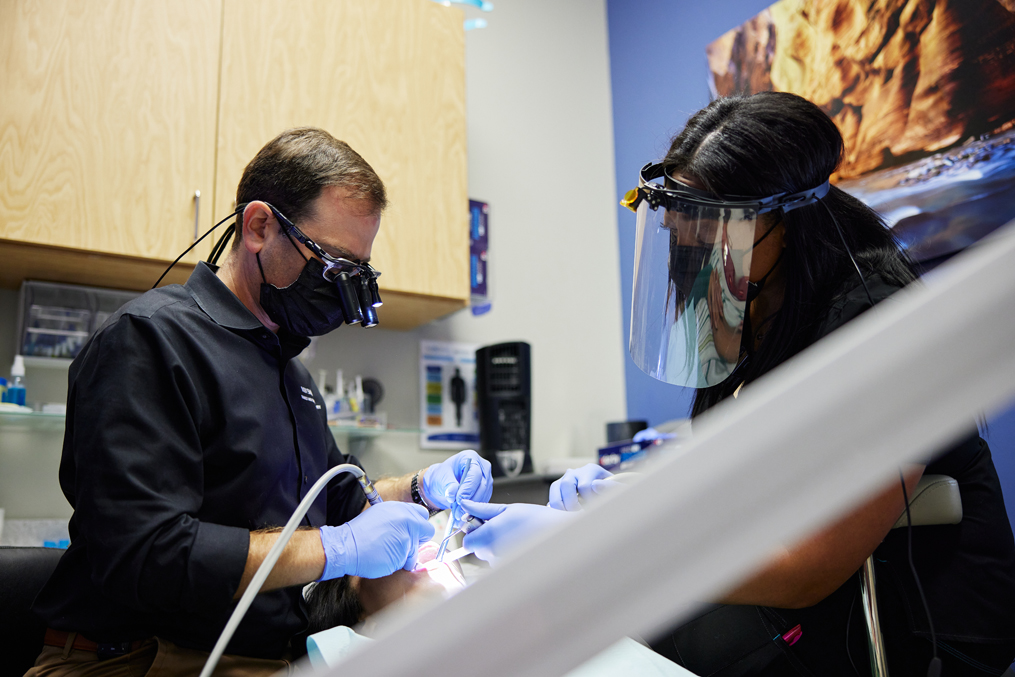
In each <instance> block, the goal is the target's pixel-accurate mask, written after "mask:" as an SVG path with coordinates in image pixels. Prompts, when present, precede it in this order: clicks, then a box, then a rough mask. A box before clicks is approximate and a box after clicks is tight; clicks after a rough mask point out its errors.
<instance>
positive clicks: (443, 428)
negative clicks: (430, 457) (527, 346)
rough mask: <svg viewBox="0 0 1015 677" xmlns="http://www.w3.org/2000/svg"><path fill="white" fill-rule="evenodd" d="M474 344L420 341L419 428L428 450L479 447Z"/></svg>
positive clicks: (421, 442)
mask: <svg viewBox="0 0 1015 677" xmlns="http://www.w3.org/2000/svg"><path fill="white" fill-rule="evenodd" d="M478 347H479V346H478V345H476V344H474V343H455V342H451V341H420V343H419V382H420V414H419V424H420V428H422V430H423V433H422V434H421V435H420V441H419V444H420V446H421V447H422V448H424V449H470V448H478V446H479V416H478V414H477V412H476V349H477V348H478Z"/></svg>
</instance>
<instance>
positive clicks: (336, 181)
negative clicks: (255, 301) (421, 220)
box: [233, 127, 388, 247]
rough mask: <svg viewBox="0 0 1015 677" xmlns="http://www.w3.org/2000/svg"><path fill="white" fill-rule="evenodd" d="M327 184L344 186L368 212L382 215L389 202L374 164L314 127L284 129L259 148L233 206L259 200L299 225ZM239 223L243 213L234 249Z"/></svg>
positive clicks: (237, 221)
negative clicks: (371, 164)
mask: <svg viewBox="0 0 1015 677" xmlns="http://www.w3.org/2000/svg"><path fill="white" fill-rule="evenodd" d="M325 186H339V187H341V188H344V189H346V191H348V196H349V198H350V199H353V200H361V201H363V203H364V206H365V207H366V209H364V211H365V212H367V213H370V212H372V213H380V212H381V211H383V210H384V208H385V207H386V206H387V205H388V198H387V195H386V193H385V190H384V182H383V181H381V177H379V176H377V172H375V171H374V169H373V167H371V166H370V165H369V164H368V163H367V161H366V160H364V159H363V157H362V156H361V155H360V154H359V153H357V152H356V151H354V150H353V149H352V148H351V147H350V146H349V144H347V143H346V142H344V141H339V140H338V139H336V138H335V137H333V136H332V135H331V134H329V133H328V132H326V131H324V130H323V129H318V128H317V127H297V128H295V129H289V130H286V131H284V132H282V133H281V134H279V135H278V136H276V137H275V138H274V139H272V140H271V141H269V142H268V143H267V144H266V145H265V146H264V148H262V149H261V150H259V151H258V152H257V155H255V156H254V159H253V160H251V161H250V163H249V164H248V165H247V167H246V169H244V170H243V177H242V178H241V179H240V183H239V186H237V188H236V204H237V205H242V204H246V203H248V202H253V201H254V200H261V201H264V202H267V203H269V204H271V205H272V206H273V207H275V208H276V209H278V210H279V211H280V212H282V214H284V215H285V216H286V217H287V218H288V219H289V220H290V221H292V222H293V223H297V222H298V221H299V220H300V219H301V218H303V217H305V216H308V215H309V214H310V213H311V211H312V203H313V201H314V200H316V199H317V198H318V196H320V194H321V191H322V190H323V189H324V187H325ZM242 223H243V218H242V215H240V216H237V219H236V226H237V227H236V234H235V235H236V238H235V240H234V242H233V246H234V247H235V246H237V244H238V243H239V241H240V239H241V236H242V231H243V228H242V225H241V224H242Z"/></svg>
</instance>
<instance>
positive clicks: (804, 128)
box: [663, 92, 915, 416]
mask: <svg viewBox="0 0 1015 677" xmlns="http://www.w3.org/2000/svg"><path fill="white" fill-rule="evenodd" d="M842 153H843V143H842V135H841V134H839V130H838V129H837V128H836V127H835V124H834V123H833V122H832V121H831V120H830V119H829V118H828V116H827V115H825V114H824V112H822V110H821V109H820V108H818V107H817V106H815V105H814V104H813V103H811V102H809V101H807V100H806V99H803V98H801V97H799V96H796V95H794V94H787V93H781V92H762V93H759V94H754V95H753V96H734V97H726V98H720V99H716V100H715V101H713V102H712V103H710V104H709V105H708V106H706V107H705V108H703V109H701V110H700V111H698V112H697V113H695V114H694V115H693V116H692V117H691V119H690V120H688V122H687V125H686V127H684V129H683V131H681V132H680V134H678V135H677V136H676V137H675V138H674V139H673V141H672V143H671V144H670V150H669V152H668V153H667V155H666V159H665V160H664V161H663V162H664V165H665V168H666V170H667V173H668V174H669V175H671V176H672V175H673V174H676V173H680V174H684V175H685V176H689V177H693V178H695V179H697V180H698V181H700V182H701V183H702V184H703V186H704V187H705V189H706V190H708V191H709V192H711V193H714V194H716V195H719V196H750V197H767V196H769V195H775V194H777V193H795V192H798V191H802V190H807V189H809V188H814V187H815V186H819V185H821V184H822V183H824V181H825V180H826V179H828V177H829V176H830V175H832V173H833V172H835V170H836V168H837V167H838V165H839V161H840V159H841V158H842ZM822 202H823V203H824V205H822V204H820V203H816V204H812V205H808V206H806V207H800V208H799V209H795V210H793V211H790V212H787V213H776V214H777V216H779V217H780V218H781V219H782V221H783V223H784V224H785V228H786V234H785V242H786V249H785V251H784V253H783V257H782V260H781V262H780V265H781V266H782V267H783V273H784V276H785V280H786V290H785V296H784V298H783V302H782V306H781V308H780V309H779V311H778V312H777V313H776V314H775V316H774V317H773V318H771V320H770V321H769V324H768V329H767V333H766V334H765V337H764V339H763V340H762V342H761V345H760V346H759V347H758V349H757V350H756V351H752V353H751V354H750V357H749V359H748V360H747V361H746V362H745V363H744V364H743V365H741V367H740V368H739V369H738V370H737V371H736V377H735V378H730V379H727V380H726V381H724V382H723V383H720V384H718V385H716V386H712V387H710V388H702V389H699V390H698V392H697V394H696V396H695V400H694V407H693V410H692V414H693V415H694V416H697V415H698V414H700V413H702V412H703V411H705V410H707V409H708V408H710V407H711V406H713V405H714V404H716V403H717V402H719V401H720V400H722V399H724V398H726V397H728V396H729V395H731V394H732V393H733V392H734V391H735V390H736V389H737V387H739V386H740V384H741V383H749V382H751V381H753V380H754V379H756V378H758V377H759V376H761V375H762V374H764V373H765V372H767V371H769V370H770V369H773V368H774V367H776V366H777V365H779V364H780V363H782V362H784V361H785V360H787V359H789V358H790V357H792V356H793V355H795V354H797V353H798V352H800V351H801V350H803V349H804V348H806V347H807V346H809V345H810V344H811V343H813V342H814V341H815V340H817V338H818V337H817V331H818V329H819V327H820V325H821V322H822V320H824V318H825V315H826V314H827V312H828V310H829V309H830V306H831V304H832V302H833V300H834V299H835V297H836V296H837V295H838V294H840V293H844V292H846V291H848V290H849V289H851V288H852V287H854V286H856V285H857V284H858V283H859V280H858V279H857V278H856V271H855V270H854V268H853V264H852V263H851V262H850V259H849V253H848V252H847V251H846V249H845V248H844V247H843V244H842V238H841V237H840V236H839V232H838V231H837V230H836V227H835V222H833V220H832V217H831V216H830V215H829V213H828V212H829V211H831V212H832V214H834V215H835V220H836V221H837V222H838V224H839V226H840V227H841V230H842V235H843V237H844V238H845V240H846V242H847V243H848V245H849V250H850V251H851V252H852V254H853V257H854V258H855V259H856V261H857V264H858V265H859V266H860V268H861V270H863V272H864V275H865V276H866V275H871V274H875V273H876V274H879V275H880V276H881V278H882V279H883V280H884V281H885V282H887V283H889V284H894V285H898V286H902V285H905V284H907V283H909V282H911V281H912V280H913V279H915V275H914V274H913V266H912V264H911V263H910V262H909V260H908V258H907V257H906V255H905V253H904V252H903V251H902V249H901V248H900V246H899V243H898V241H897V240H896V239H895V237H894V236H893V234H892V232H891V231H890V230H889V229H888V228H887V227H886V225H885V223H884V221H883V220H882V219H881V217H880V216H879V215H878V214H877V213H876V212H874V211H873V210H872V209H870V208H869V207H867V206H866V205H865V204H863V203H862V202H861V201H860V200H857V199H856V198H854V197H852V196H850V195H848V194H847V193H845V192H843V191H841V190H839V189H838V188H836V187H834V186H833V187H832V188H831V190H830V191H829V193H828V195H826V196H825V197H824V198H823V200H822ZM826 207H827V210H826ZM744 342H745V344H747V345H750V342H751V338H750V337H747V336H746V335H745V337H744Z"/></svg>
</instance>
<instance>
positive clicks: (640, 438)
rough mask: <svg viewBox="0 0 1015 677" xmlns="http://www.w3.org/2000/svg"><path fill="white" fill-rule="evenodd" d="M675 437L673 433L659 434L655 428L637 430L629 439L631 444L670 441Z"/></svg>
mask: <svg viewBox="0 0 1015 677" xmlns="http://www.w3.org/2000/svg"><path fill="white" fill-rule="evenodd" d="M674 437H676V435H674V434H673V433H661V432H659V431H658V430H656V429H655V428H645V429H644V430H639V431H638V432H636V433H635V434H634V437H633V438H632V439H631V441H632V442H655V441H656V440H672V439H673V438H674Z"/></svg>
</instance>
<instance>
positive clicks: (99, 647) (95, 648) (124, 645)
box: [42, 628, 144, 660]
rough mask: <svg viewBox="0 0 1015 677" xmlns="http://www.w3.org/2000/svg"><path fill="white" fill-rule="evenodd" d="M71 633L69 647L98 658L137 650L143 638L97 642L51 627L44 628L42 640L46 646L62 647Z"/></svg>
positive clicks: (121, 654) (65, 644) (114, 656)
mask: <svg viewBox="0 0 1015 677" xmlns="http://www.w3.org/2000/svg"><path fill="white" fill-rule="evenodd" d="M71 635H74V643H73V644H71V648H74V649H77V650H78V651H88V652H90V653H94V654H98V656H99V660H105V659H107V658H116V657H117V656H123V655H126V654H129V653H130V652H131V651H137V650H138V649H139V648H140V647H141V645H142V644H143V643H144V641H143V640H135V641H133V642H116V643H113V644H99V643H98V642H93V641H92V640H90V639H88V638H86V637H83V636H82V635H81V633H77V632H64V631H63V630H54V629H53V628H46V636H45V638H44V639H43V640H42V642H43V644H46V645H47V646H56V647H59V648H61V649H63V648H64V647H66V646H67V640H68V639H69V638H70V636H71Z"/></svg>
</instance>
